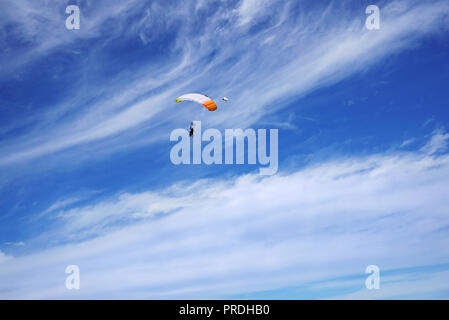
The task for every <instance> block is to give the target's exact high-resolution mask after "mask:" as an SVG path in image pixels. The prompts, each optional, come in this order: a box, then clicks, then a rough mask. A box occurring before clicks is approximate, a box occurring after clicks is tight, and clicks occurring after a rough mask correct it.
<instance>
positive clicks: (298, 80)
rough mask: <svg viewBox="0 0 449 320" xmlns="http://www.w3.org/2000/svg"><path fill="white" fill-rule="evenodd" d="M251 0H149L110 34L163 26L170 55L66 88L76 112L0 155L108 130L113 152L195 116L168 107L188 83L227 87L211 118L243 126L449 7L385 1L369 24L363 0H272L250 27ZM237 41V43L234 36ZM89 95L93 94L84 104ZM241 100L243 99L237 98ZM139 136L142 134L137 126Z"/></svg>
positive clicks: (25, 154)
mask: <svg viewBox="0 0 449 320" xmlns="http://www.w3.org/2000/svg"><path fill="white" fill-rule="evenodd" d="M252 3H253V2H251V1H244V2H239V3H238V4H233V3H229V4H225V3H222V4H220V7H219V8H215V7H214V8H215V9H214V10H212V7H211V6H212V5H211V6H209V5H204V6H200V7H196V6H195V8H196V10H194V8H193V7H192V5H191V3H185V2H183V3H182V4H181V3H173V4H164V5H161V4H153V5H152V6H150V7H149V8H147V9H148V10H144V14H143V16H142V17H141V19H138V20H136V22H134V23H131V25H130V26H129V28H128V29H120V28H118V29H114V30H115V31H116V32H117V34H116V35H115V36H116V37H119V36H120V34H121V35H122V36H123V37H125V38H126V39H129V38H132V37H134V38H136V39H139V38H140V39H142V37H143V39H146V40H145V41H143V40H142V41H143V45H150V40H151V37H154V36H157V34H158V32H159V31H160V30H159V29H161V28H162V29H161V30H165V32H170V31H172V32H173V37H172V38H171V40H170V43H167V48H166V50H164V53H165V56H166V58H167V59H168V60H167V61H166V62H167V63H165V64H163V65H164V67H162V69H159V67H158V66H157V65H155V64H152V63H151V60H148V61H145V60H141V61H142V63H141V64H142V68H140V70H139V71H137V72H136V73H135V74H133V75H132V76H131V77H127V78H126V81H123V74H117V75H115V77H114V76H113V77H112V78H111V79H104V78H98V79H97V80H98V81H99V83H101V86H102V87H103V88H105V87H106V88H107V89H102V90H103V92H100V94H99V91H98V90H97V89H96V88H97V87H98V86H96V85H95V83H94V84H92V85H91V88H92V90H88V91H87V92H84V95H83V98H82V100H75V101H70V97H67V101H66V102H67V103H65V104H64V105H65V106H61V105H59V106H58V105H56V106H51V108H52V109H53V110H58V109H60V108H65V107H67V105H71V109H69V110H70V112H71V113H73V115H72V116H71V117H69V118H68V119H70V120H68V121H67V120H64V121H58V114H65V115H66V113H64V112H62V113H55V112H54V111H52V112H51V114H52V115H53V116H52V121H53V122H54V123H55V124H56V125H55V126H53V127H51V128H50V129H48V128H47V129H45V130H39V131H34V130H31V131H30V132H32V134H31V133H30V134H26V133H25V134H24V135H22V136H16V137H14V139H12V140H10V141H8V140H7V141H5V143H4V144H3V146H2V148H1V150H0V154H1V155H2V157H1V161H0V164H2V165H9V164H12V163H16V162H17V161H26V160H29V159H33V158H35V157H41V156H44V155H49V154H54V153H58V152H60V151H63V150H66V149H68V148H73V147H80V146H83V145H88V144H92V143H95V142H97V141H105V143H107V140H108V139H112V138H113V139H114V148H111V152H117V151H118V150H120V148H119V146H122V148H129V135H128V134H129V133H130V132H131V131H133V130H134V131H135V130H139V129H140V130H142V128H146V127H147V126H148V124H151V123H154V119H156V118H157V119H159V120H160V121H161V125H159V126H157V128H155V127H156V126H151V125H150V127H153V128H152V129H151V132H153V136H155V137H156V136H160V137H162V136H163V132H165V131H167V128H172V127H174V126H179V125H180V124H181V123H182V119H185V118H189V119H190V118H192V117H198V116H199V112H200V111H201V110H190V109H189V110H187V109H182V110H178V109H177V111H176V113H175V114H174V113H173V111H172V110H173V108H175V106H174V105H171V104H172V103H171V102H172V101H173V97H175V96H177V95H178V94H180V93H183V92H185V91H192V90H194V91H204V92H207V93H209V95H212V96H216V97H220V96H221V95H224V94H226V95H228V96H231V97H232V104H231V105H227V106H226V108H222V109H220V112H219V113H217V114H212V115H210V117H209V122H210V124H211V126H212V125H215V126H224V125H225V124H228V123H232V124H233V126H234V127H238V126H242V127H245V126H249V125H251V124H252V123H254V122H255V121H258V120H259V119H261V118H263V117H264V116H267V115H269V114H271V113H273V112H275V111H276V110H279V109H281V108H283V106H285V105H286V103H287V102H288V101H290V100H291V99H294V98H297V97H300V96H303V95H305V94H307V93H309V92H311V91H313V90H316V89H317V88H320V87H323V86H326V85H329V84H332V83H335V82H337V81H339V80H341V79H344V78H345V77H348V76H350V75H352V74H354V73H356V72H360V71H364V70H366V69H368V68H370V67H371V66H373V65H375V64H376V63H378V62H380V61H382V60H383V59H384V58H386V57H387V56H389V55H391V54H394V53H397V52H400V51H402V50H407V49H408V48H409V47H410V46H414V45H415V44H417V43H418V41H419V39H420V38H421V37H422V36H424V35H427V34H432V33H436V32H439V31H440V30H441V28H444V27H445V26H447V24H446V23H445V22H446V21H447V14H448V12H449V7H448V5H447V3H446V2H444V1H435V2H433V3H432V4H427V3H421V2H416V1H396V2H394V3H391V4H386V5H385V6H384V7H383V8H382V27H381V29H380V30H376V31H375V32H370V31H368V30H366V29H364V27H363V25H364V19H365V13H364V10H362V9H364V8H360V12H359V11H356V10H353V9H352V10H346V9H347V8H343V7H341V6H339V5H337V4H335V3H331V4H329V5H324V6H322V7H319V8H314V10H312V11H308V12H307V14H305V13H304V12H302V11H301V5H299V7H298V6H297V4H295V2H284V1H282V2H270V7H273V8H275V9H276V10H272V11H269V12H268V13H266V14H268V16H267V17H266V19H265V20H263V23H262V22H260V21H259V20H257V19H256V20H254V21H253V23H252V25H253V27H251V28H248V27H247V26H246V25H248V23H245V26H243V25H242V24H241V21H242V20H241V19H244V20H245V21H246V20H247V19H250V18H249V17H248V15H246V14H245V12H247V11H248V10H249V9H248V10H246V9H245V8H252V5H251V4H252ZM254 3H255V2H254ZM254 3H253V4H254ZM130 5H132V2H131V3H130ZM214 6H215V4H214ZM192 10H193V11H192ZM202 10H206V12H208V13H209V14H208V15H207V17H206V18H201V19H205V20H202V21H201V24H200V25H199V24H198V20H197V18H198V19H199V17H200V15H201V14H202V12H203V11H202ZM108 12H112V13H114V12H115V13H117V16H114V19H119V20H118V22H117V23H118V24H119V25H121V24H122V23H124V22H123V20H130V19H132V17H133V14H135V11H132V10H131V11H129V12H128V11H126V12H127V14H121V15H120V16H118V13H119V12H120V13H123V11H122V10H118V11H117V10H115V11H114V10H112V11H109V10H108ZM249 12H253V11H252V10H249ZM112 13H109V15H111V14H112ZM172 13H174V14H172ZM254 14H256V13H254ZM164 16H170V19H169V20H168V21H170V22H167V23H166V24H161V23H158V21H159V22H160V21H161V17H164ZM157 17H159V18H157ZM201 17H202V16H201ZM242 17H243V18H242ZM105 19H106V18H105ZM105 19H103V20H105ZM120 19H121V20H120ZM100 20H101V19H100ZM103 20H101V21H103ZM162 20H163V19H162ZM258 23H259V24H258ZM148 32H150V33H148ZM78 41H82V39H80V40H78ZM236 42H238V44H239V45H238V46H235V45H234V43H236ZM100 50H101V49H100ZM167 65H168V66H169V68H167ZM262 66H263V67H262ZM85 67H86V68H90V67H91V65H90V64H87V65H86V66H85ZM210 79H214V81H210ZM279 83H282V86H279V85H278V84H279ZM94 96H95V97H97V99H94V100H93V101H94V102H90V103H88V104H87V105H85V104H84V101H86V100H87V101H89V100H92V99H91V98H92V97H94ZM68 102H70V103H68ZM241 105H245V108H239V107H238V106H241ZM49 107H50V106H49ZM73 108H76V109H77V111H76V112H74V110H75V109H73ZM187 113H189V115H188V116H187ZM38 119H39V118H38ZM36 123H37V125H38V124H39V121H36ZM145 132H146V133H147V132H148V131H147V130H145ZM117 137H119V138H117ZM133 138H134V139H133V140H136V139H135V138H136V137H135V136H134V137H133ZM140 138H141V139H143V140H144V139H145V138H144V136H143V135H141V136H140ZM145 143H152V142H145Z"/></svg>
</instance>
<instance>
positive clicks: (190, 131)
mask: <svg viewBox="0 0 449 320" xmlns="http://www.w3.org/2000/svg"><path fill="white" fill-rule="evenodd" d="M193 126H194V124H193V122H191V123H190V128H189V136H190V137H193Z"/></svg>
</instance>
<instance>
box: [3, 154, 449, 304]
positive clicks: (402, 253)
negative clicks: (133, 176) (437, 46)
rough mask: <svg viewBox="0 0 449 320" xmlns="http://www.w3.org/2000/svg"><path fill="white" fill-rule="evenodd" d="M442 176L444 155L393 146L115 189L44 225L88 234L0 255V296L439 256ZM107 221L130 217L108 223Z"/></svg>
mask: <svg viewBox="0 0 449 320" xmlns="http://www.w3.org/2000/svg"><path fill="white" fill-rule="evenodd" d="M448 181H449V156H448V155H441V156H437V157H429V156H426V155H424V154H422V153H401V154H390V155H373V156H367V157H361V158H347V159H340V160H338V161H337V160H335V161H329V162H327V163H322V164H317V165H314V166H311V167H307V168H304V169H302V170H299V171H296V172H292V173H288V174H287V173H285V174H284V175H277V176H273V177H266V178H261V177H260V176H259V175H244V176H240V177H237V178H235V179H234V180H232V181H203V182H199V183H198V184H196V185H194V186H191V188H187V189H184V188H183V187H182V186H175V187H172V188H169V189H167V190H163V191H159V192H143V193H139V194H126V195H123V194H122V195H118V196H117V198H116V199H109V200H104V201H102V202H100V203H98V204H94V205H91V206H84V207H78V208H76V209H72V211H69V212H68V214H67V215H64V217H63V221H64V224H63V225H62V226H61V227H60V228H61V230H58V232H57V233H55V234H49V235H47V236H48V237H49V238H48V239H47V240H48V241H52V240H55V239H57V240H62V241H64V238H65V239H71V238H73V237H76V236H78V235H79V234H80V233H81V232H85V231H87V232H89V231H90V232H91V234H96V235H97V236H96V237H94V238H93V239H91V240H85V241H81V242H78V243H72V244H67V245H59V246H55V247H53V248H50V249H45V250H42V251H40V252H36V253H34V254H29V255H25V256H21V257H16V258H15V259H11V260H9V261H5V262H4V263H3V266H2V267H1V268H0V288H1V289H2V290H0V296H1V297H2V298H81V297H82V298H123V297H125V298H192V297H193V298H201V297H203V298H204V297H208V298H210V297H225V296H229V295H232V294H237V293H239V294H241V293H244V292H254V291H260V290H271V289H276V288H281V287H285V286H294V285H301V284H304V283H307V282H312V281H322V280H325V279H330V278H337V277H342V276H347V275H354V274H364V270H365V268H366V266H367V265H370V264H376V265H379V266H380V267H381V269H382V270H391V269H397V268H404V267H412V266H421V265H435V264H441V263H445V262H447V257H448V255H449V248H448V247H447V242H448V236H449V235H448V232H447V230H448V229H447V228H448V226H449V212H448V208H449V196H448V191H447V190H449V183H448ZM172 201H173V202H172ZM175 208H176V209H177V210H175V211H172V210H173V209H175ZM157 212H162V213H163V212H166V213H167V212H170V213H171V214H168V215H167V214H165V215H162V216H159V217H158V218H154V214H155V213H157ZM148 216H149V217H150V218H148ZM142 217H147V218H142ZM108 219H111V220H109V221H115V222H118V223H120V222H121V221H129V220H131V221H132V222H133V223H132V224H123V225H122V226H120V227H116V228H114V229H112V231H111V229H109V228H107V227H105V224H104V221H107V220H108ZM136 219H137V220H136ZM52 236H53V237H54V238H52ZM70 264H76V265H78V266H80V269H81V276H82V285H81V290H80V291H79V292H77V293H72V292H68V291H67V290H66V289H65V287H64V277H65V274H64V270H65V267H66V266H67V265H70ZM31 271H32V272H31ZM35 274H39V277H35V276H34V275H35ZM433 283H435V282H434V281H433V280H432V281H429V283H428V285H427V286H426V290H428V289H429V290H430V289H431V287H432V284H433ZM446 283H447V282H446ZM361 285H362V286H363V283H362V284H361ZM443 287H444V286H443ZM435 288H437V289H438V290H440V289H441V288H442V285H438V286H437V287H435ZM448 289H449V286H448ZM392 290H393V289H392ZM395 290H396V289H395ZM395 292H396V291H395ZM414 293H415V295H416V296H417V297H419V295H420V293H421V291H420V290H419V288H418V287H417V288H415V291H414ZM382 294H384V295H385V296H386V297H387V296H389V295H392V294H393V291H391V292H390V291H389V289H388V287H387V286H385V287H384V289H383V291H382ZM394 294H396V293H394Z"/></svg>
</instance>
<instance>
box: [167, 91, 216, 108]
mask: <svg viewBox="0 0 449 320" xmlns="http://www.w3.org/2000/svg"><path fill="white" fill-rule="evenodd" d="M182 101H193V102H196V103H199V104H202V105H203V106H205V107H206V108H207V110H209V111H215V110H217V105H216V104H215V102H214V101H213V100H212V99H211V98H209V97H208V96H205V95H204V94H200V93H189V94H184V95H182V96H180V97H178V98H176V102H182Z"/></svg>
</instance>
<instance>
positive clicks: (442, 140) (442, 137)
mask: <svg viewBox="0 0 449 320" xmlns="http://www.w3.org/2000/svg"><path fill="white" fill-rule="evenodd" d="M448 140H449V133H445V132H444V131H443V130H437V131H436V132H434V134H433V135H432V138H431V139H430V141H429V142H427V143H426V144H425V145H424V146H423V147H422V148H421V151H423V152H425V153H427V154H434V153H436V152H439V151H445V150H446V149H447V144H448Z"/></svg>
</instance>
